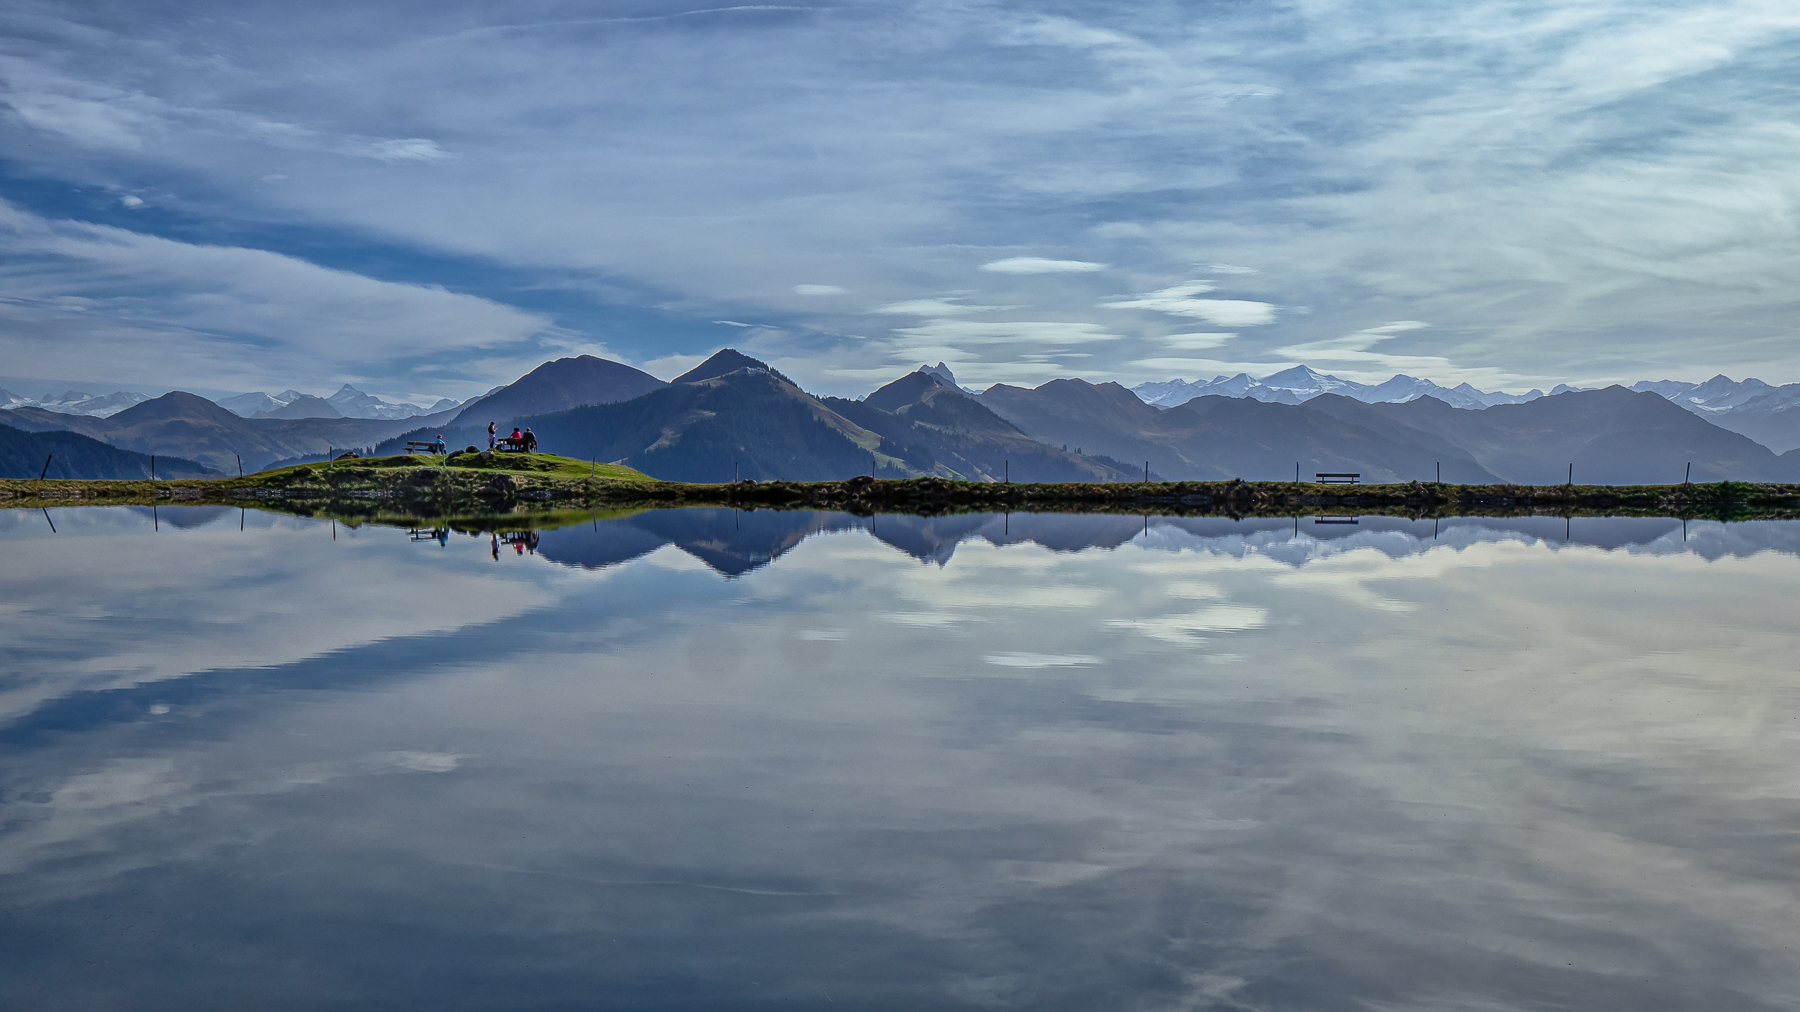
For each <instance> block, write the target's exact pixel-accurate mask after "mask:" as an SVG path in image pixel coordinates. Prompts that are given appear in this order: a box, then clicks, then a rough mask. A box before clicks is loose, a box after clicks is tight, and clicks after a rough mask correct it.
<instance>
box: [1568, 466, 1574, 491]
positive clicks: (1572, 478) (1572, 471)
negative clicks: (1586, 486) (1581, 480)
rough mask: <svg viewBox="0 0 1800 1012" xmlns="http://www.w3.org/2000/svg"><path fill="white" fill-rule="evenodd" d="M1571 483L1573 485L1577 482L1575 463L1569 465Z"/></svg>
mask: <svg viewBox="0 0 1800 1012" xmlns="http://www.w3.org/2000/svg"><path fill="white" fill-rule="evenodd" d="M1569 484H1570V485H1571V486H1573V485H1574V484H1575V465H1574V464H1570V465H1569Z"/></svg>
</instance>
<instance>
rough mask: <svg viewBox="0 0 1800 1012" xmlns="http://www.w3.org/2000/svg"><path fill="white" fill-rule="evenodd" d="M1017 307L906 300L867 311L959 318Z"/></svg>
mask: <svg viewBox="0 0 1800 1012" xmlns="http://www.w3.org/2000/svg"><path fill="white" fill-rule="evenodd" d="M1018 308H1020V307H1019V306H970V305H966V304H964V303H962V302H958V301H955V300H952V299H908V300H906V301H904V302H890V303H888V304H887V305H885V306H878V307H876V308H874V309H871V310H869V312H871V313H885V314H887V315H889V316H961V315H963V314H966V313H992V312H996V311H999V310H1008V309H1018Z"/></svg>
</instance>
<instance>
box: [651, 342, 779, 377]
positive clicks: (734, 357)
mask: <svg viewBox="0 0 1800 1012" xmlns="http://www.w3.org/2000/svg"><path fill="white" fill-rule="evenodd" d="M740 369H761V370H762V371H763V372H766V373H770V374H772V375H774V376H777V377H779V378H781V379H783V380H787V382H789V383H792V382H793V381H792V380H788V378H787V377H786V376H782V375H781V374H780V373H778V372H776V371H775V370H774V369H771V368H769V364H768V363H767V362H759V361H757V360H756V359H753V358H751V357H750V356H748V355H745V354H744V353H742V352H740V351H738V350H737V349H735V348H721V349H720V350H718V351H716V352H714V353H713V355H712V357H711V358H709V359H707V360H706V361H704V362H702V363H700V364H699V365H697V366H695V367H693V368H692V369H689V370H688V371H687V372H684V373H682V374H681V375H679V376H677V377H675V378H674V379H672V380H670V381H669V382H670V383H700V382H703V381H705V380H709V379H717V378H718V377H720V376H725V375H728V374H730V373H734V372H737V371H738V370H740Z"/></svg>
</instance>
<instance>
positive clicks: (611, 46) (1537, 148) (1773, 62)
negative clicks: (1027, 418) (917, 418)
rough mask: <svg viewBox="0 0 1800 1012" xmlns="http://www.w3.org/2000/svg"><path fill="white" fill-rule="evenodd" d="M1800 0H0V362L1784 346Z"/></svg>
mask: <svg viewBox="0 0 1800 1012" xmlns="http://www.w3.org/2000/svg"><path fill="white" fill-rule="evenodd" d="M1796 49H1800V7H1796V6H1795V5H1793V4H1792V3H1777V2H1748V0H1746V2H1730V0H1726V2H1719V3H1682V2H1675V3H1658V4H1649V3H1641V2H1640V3H1623V2H1610V0H1594V2H1561V3H1524V2H1516V3H1483V2H1457V3H1448V2H1445V3H1427V2H1383V3H1347V2H1343V3H1339V2H1323V0H1319V2H1312V0H1301V2H1288V3H1280V4H1272V3H1249V2H1215V3H1157V2H1133V3H1128V4H1127V3H1112V4H1091V3H1033V4H1007V3H977V2H960V3H949V2H944V3H939V2H895V0H888V2H880V3H873V2H871V3H863V2H849V3H829V4H816V5H815V4H794V5H787V4H768V5H745V6H721V7H710V8H709V7H704V6H703V5H700V4H677V3H664V2H638V3H629V2H621V3H529V2H523V3H511V4H506V5H495V4H487V3H483V4H466V5H465V4H457V3H454V2H433V3H429V4H426V3H408V2H395V3H387V4H366V3H359V4H348V3H345V4H338V3H331V2H314V3H307V4H292V3H265V4H256V3H242V2H236V3H230V4H223V3H221V4H208V3H199V2H196V3H181V4H157V3H144V2H134V3H123V2H121V3H115V4H82V5H73V4H56V3H33V2H30V0H23V2H19V0H15V2H14V3H11V4H8V5H6V7H5V9H4V11H0V137H3V138H4V140H3V142H0V200H3V201H4V203H3V204H0V344H3V346H4V350H5V352H6V354H5V363H4V364H0V383H3V384H4V385H7V386H9V387H10V388H12V389H14V390H17V391H18V392H21V393H32V394H34V393H38V392H40V391H39V390H38V389H37V388H38V387H40V386H41V387H48V386H49V385H65V384H79V385H81V386H82V387H84V388H88V389H91V390H93V391H94V392H101V391H102V390H103V389H104V390H110V389H113V388H116V387H126V388H142V389H146V390H153V389H167V388H170V387H182V388H186V389H197V390H205V391H234V390H250V389H265V390H270V391H275V390H279V389H282V388H285V387H290V386H292V387H298V388H300V389H302V390H307V391H310V392H316V393H329V392H330V391H331V390H332V389H335V388H336V386H337V385H338V384H339V383H343V382H351V383H355V384H356V385H358V386H359V387H362V388H363V389H366V390H369V391H371V392H375V393H379V394H382V395H384V396H389V397H409V398H414V399H425V398H430V397H436V396H455V397H466V396H470V395H472V394H475V393H478V392H480V391H482V390H485V389H487V388H488V387H489V386H492V385H494V384H496V383H501V382H505V381H508V380H510V379H512V378H514V377H515V376H517V375H519V374H520V373H522V372H524V371H526V370H528V369H529V368H531V367H532V366H534V365H535V364H537V363H538V362H540V361H542V360H544V359H545V358H548V357H553V356H558V355H566V354H575V353H584V352H585V353H594V354H601V355H606V356H609V357H613V358H617V359H620V360H623V361H627V362H630V363H632V364H634V365H638V366H640V367H643V368H646V369H648V370H650V371H651V372H653V373H656V374H657V375H661V376H664V377H668V376H671V375H674V374H675V373H676V372H678V371H680V370H681V369H682V368H684V367H685V366H686V365H687V364H688V363H691V362H693V361H696V360H697V359H698V358H699V357H701V356H704V355H705V354H707V353H708V352H710V351H712V350H714V349H716V348H718V347H721V346H726V345H731V346H735V347H738V348H740V349H742V350H744V351H747V352H750V353H752V354H756V355H759V356H761V357H764V358H766V359H769V360H770V361H772V362H774V363H775V364H776V365H777V366H778V367H780V368H781V369H782V370H783V371H785V372H787V373H789V374H790V375H792V376H794V377H795V378H796V379H798V380H800V381H801V382H802V383H803V384H804V385H806V386H807V387H808V388H809V389H814V390H817V391H820V392H827V393H837V394H851V395H855V394H860V393H863V392H865V391H867V390H868V389H871V388H872V387H873V386H875V385H878V384H879V383H880V382H883V381H885V380H886V379H888V378H891V377H893V376H895V375H897V374H898V373H900V372H902V371H905V370H907V369H910V368H912V367H913V366H916V365H918V364H919V363H920V362H925V361H929V362H936V361H938V360H940V359H943V360H945V361H947V362H949V363H950V364H951V366H952V367H953V368H954V369H955V370H956V372H957V374H958V377H959V378H961V379H963V380H964V381H965V382H968V383H972V384H976V385H985V384H987V383H992V382H1011V383H1025V384H1036V383H1038V382H1042V381H1044V380H1047V379H1051V378H1054V377H1057V376H1074V375H1079V376H1084V377H1087V378H1089V379H1093V380H1096V381H1099V380H1119V381H1121V382H1125V383H1128V384H1131V383H1137V382H1141V381H1144V380H1151V379H1166V378H1171V377H1183V378H1188V379H1195V378H1205V377H1210V376H1212V375H1214V374H1216V373H1221V372H1225V373H1232V372H1237V371H1240V370H1247V371H1250V372H1252V373H1255V374H1263V373H1267V372H1272V371H1275V370H1276V369H1280V368H1283V367H1285V366H1287V365H1291V364H1293V363H1295V362H1302V361H1303V362H1307V363H1309V364H1311V365H1313V366H1314V367H1316V368H1319V369H1321V370H1324V371H1329V372H1335V373H1337V374H1339V375H1344V376H1349V377H1352V378H1358V379H1364V380H1378V379H1384V378H1386V377H1387V376H1389V375H1391V374H1393V373H1394V372H1409V373H1413V374H1415V375H1422V376H1426V377H1428V378H1431V379H1435V380H1437V381H1439V382H1443V383H1446V384H1454V383H1456V382H1461V381H1464V380H1468V381H1472V382H1474V383H1475V384H1476V385H1477V386H1481V387H1484V388H1506V389H1519V390H1522V389H1525V388H1527V387H1530V386H1542V387H1546V388H1547V387H1548V386H1550V385H1552V384H1554V383H1557V382H1574V383H1582V384H1587V383H1597V382H1608V381H1613V380H1626V381H1629V380H1634V379H1655V378H1664V377H1669V378H1678V379H1704V378H1705V377H1707V376H1710V375H1712V374H1714V373H1717V372H1721V371H1723V372H1726V373H1729V374H1731V375H1733V376H1736V377H1740V378H1741V377H1742V376H1743V375H1746V374H1748V375H1757V376H1760V377H1761V378H1763V379H1765V380H1768V381H1770V382H1791V381H1795V380H1800V341H1796V340H1795V337H1796V326H1795V323H1794V321H1795V320H1796V319H1797V318H1800V316H1797V314H1796V311H1795V310H1796V308H1797V307H1796V305H1795V303H1796V301H1797V300H1796V297H1795V294H1794V293H1795V286H1794V280H1795V277H1796V274H1797V272H1796V267H1797V266H1800V255H1797V254H1800V244H1797V241H1796V198H1797V196H1800V174H1796V172H1795V171H1794V166H1795V165H1796V164H1800V126H1796V123H1797V122H1800V115H1797V114H1800V85H1797V84H1796V78H1795V77H1794V75H1793V74H1792V72H1791V66H1792V63H1793V59H1794V56H1795V54H1796Z"/></svg>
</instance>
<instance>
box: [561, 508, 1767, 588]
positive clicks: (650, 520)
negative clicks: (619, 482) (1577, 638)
mask: <svg viewBox="0 0 1800 1012" xmlns="http://www.w3.org/2000/svg"><path fill="white" fill-rule="evenodd" d="M853 530H861V531H865V532H867V533H868V534H869V535H871V536H872V537H874V538H875V540H877V541H879V542H881V543H882V544H885V545H888V546H890V547H892V548H895V549H897V550H899V551H901V552H904V553H905V554H907V555H909V556H911V557H913V558H915V559H917V560H919V561H920V562H924V563H933V564H936V565H939V566H942V565H945V564H947V563H948V562H949V561H950V559H951V558H952V557H953V556H954V555H955V554H956V550H957V547H958V546H960V545H962V544H965V543H968V542H971V541H982V542H986V543H987V544H990V545H994V546H996V547H1004V546H1007V545H1021V544H1034V545H1038V546H1040V547H1043V548H1047V549H1050V550H1051V551H1055V552H1080V551H1088V550H1096V549H1098V550H1107V549H1113V548H1118V547H1119V546H1120V545H1124V544H1128V543H1137V544H1139V545H1141V546H1143V547H1146V548H1151V549H1160V550H1166V551H1198V552H1209V553H1218V554H1226V555H1231V556H1235V557H1244V556H1250V555H1259V556H1264V557H1267V558H1270V559H1274V560H1276V561H1279V562H1283V563H1286V564H1289V565H1296V566H1297V565H1304V564H1305V563H1307V562H1308V561H1311V560H1313V559H1318V558H1324V557H1329V556H1332V555H1337V554H1341V553H1343V552H1346V551H1352V550H1355V549H1362V548H1368V549H1374V550H1375V551H1378V552H1381V553H1382V554H1384V555H1386V556H1388V557H1390V558H1400V557H1403V556H1407V555H1416V554H1418V553H1421V552H1425V551H1428V550H1430V549H1431V548H1433V547H1451V548H1456V547H1463V546H1467V545H1471V544H1477V543H1484V542H1495V541H1513V542H1519V543H1523V544H1543V545H1546V546H1548V547H1551V548H1559V547H1565V546H1567V547H1575V546H1586V547H1593V548H1603V549H1607V550H1624V551H1629V552H1641V553H1649V554H1656V555H1669V554H1681V553H1690V554H1694V555H1698V556H1701V557H1703V558H1708V559H1718V558H1725V557H1727V556H1732V557H1744V556H1749V555H1754V554H1756V553H1758V552H1765V551H1773V552H1782V553H1786V554H1790V555H1800V521H1787V520H1762V521H1748V522H1743V523H1720V522H1717V521H1685V522H1684V521H1682V520H1679V519H1674V518H1667V517H1576V518H1573V519H1565V518H1562V517H1509V518H1485V517H1457V518H1454V519H1448V520H1409V519H1406V518H1403V517H1389V516H1365V517H1344V518H1318V517H1298V518H1282V519H1266V518H1265V519H1243V520H1233V519H1231V518H1229V517H1161V516H1154V515H1152V516H1142V515H1135V516H1134V515H1118V514H1062V513H1011V514H1006V513H967V514H955V515H949V516H934V517H925V516H908V515H900V514H885V515H880V516H875V517H859V516H854V515H852V514H848V513H829V512H820V511H807V510H802V511H793V512H781V511H772V510H757V511H754V512H742V511H738V510H731V509H670V510H652V511H649V512H645V513H638V514H634V515H632V516H627V517H617V518H608V519H592V520H584V521H582V522H579V523H572V524H570V525H568V526H564V527H555V528H547V529H542V530H540V531H539V532H538V539H537V542H536V544H535V545H534V546H533V547H534V548H535V550H536V552H537V554H539V555H542V556H543V557H544V558H546V559H548V560H550V561H552V562H556V563H561V564H563V565H567V566H577V567H580V568H582V569H605V568H607V567H610V566H616V565H620V564H622V563H625V562H630V561H631V560H633V559H638V558H642V557H643V556H645V555H648V554H650V553H651V552H654V551H656V550H657V549H659V548H662V547H664V546H665V545H673V546H674V547H676V548H678V549H680V550H681V551H684V552H686V553H688V554H689V555H691V556H693V557H694V558H696V559H699V560H700V561H701V562H704V563H705V564H706V565H707V566H708V567H709V568H711V569H712V570H714V571H715V572H717V573H720V574H722V575H724V576H741V575H743V574H745V573H748V572H751V571H753V570H756V569H759V568H761V567H763V566H766V565H768V564H769V563H771V562H774V561H775V560H776V559H779V558H780V557H781V556H782V555H784V554H786V553H787V552H789V551H791V550H792V549H793V548H794V547H795V546H797V545H799V544H800V543H801V542H803V541H805V540H806V539H807V538H809V537H812V536H813V535H815V534H823V533H830V532H839V531H853Z"/></svg>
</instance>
